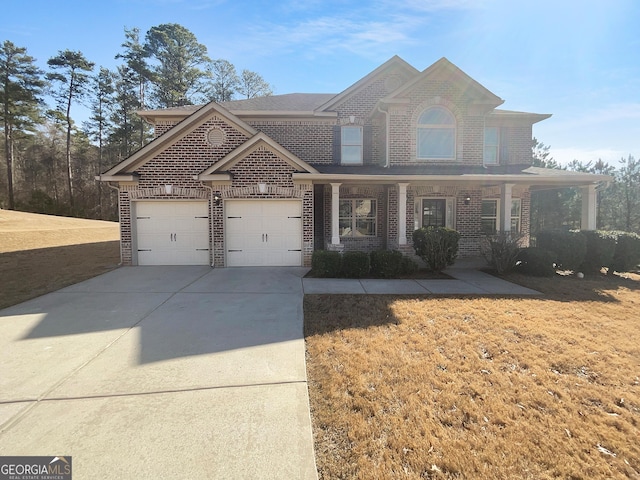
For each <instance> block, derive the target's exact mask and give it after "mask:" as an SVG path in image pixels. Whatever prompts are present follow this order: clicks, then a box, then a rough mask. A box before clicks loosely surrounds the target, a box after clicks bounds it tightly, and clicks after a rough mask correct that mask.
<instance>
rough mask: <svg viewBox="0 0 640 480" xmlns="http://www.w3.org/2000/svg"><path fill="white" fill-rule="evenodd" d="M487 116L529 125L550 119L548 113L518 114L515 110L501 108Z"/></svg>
mask: <svg viewBox="0 0 640 480" xmlns="http://www.w3.org/2000/svg"><path fill="white" fill-rule="evenodd" d="M488 115H490V116H491V117H494V118H504V119H508V120H528V121H529V123H538V122H541V121H542V120H546V119H547V118H549V117H551V114H550V113H531V112H518V111H515V110H503V109H501V108H496V109H494V110H493V111H491V112H489V113H488Z"/></svg>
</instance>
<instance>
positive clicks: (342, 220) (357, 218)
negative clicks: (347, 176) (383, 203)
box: [339, 199, 377, 237]
mask: <svg viewBox="0 0 640 480" xmlns="http://www.w3.org/2000/svg"><path fill="white" fill-rule="evenodd" d="M376 203H377V202H376V200H364V199H354V200H340V205H339V210H340V214H339V229H340V236H341V237H375V235H376V215H377V208H376V207H377V205H376Z"/></svg>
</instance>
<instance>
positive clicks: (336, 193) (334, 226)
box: [331, 183, 341, 245]
mask: <svg viewBox="0 0 640 480" xmlns="http://www.w3.org/2000/svg"><path fill="white" fill-rule="evenodd" d="M340 185H341V184H340V183H332V184H331V243H332V244H333V245H340V222H339V218H340Z"/></svg>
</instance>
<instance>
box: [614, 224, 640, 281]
mask: <svg viewBox="0 0 640 480" xmlns="http://www.w3.org/2000/svg"><path fill="white" fill-rule="evenodd" d="M615 233H616V237H617V240H616V250H615V252H614V254H613V261H612V263H611V268H610V269H611V270H615V271H616V272H630V271H632V270H636V269H637V268H638V265H639V264H640V235H637V234H635V233H631V232H615Z"/></svg>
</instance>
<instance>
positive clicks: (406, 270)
mask: <svg viewBox="0 0 640 480" xmlns="http://www.w3.org/2000/svg"><path fill="white" fill-rule="evenodd" d="M417 271H418V264H417V263H416V262H415V261H414V260H413V259H412V258H409V257H407V256H406V255H403V256H402V260H401V262H400V274H401V275H411V274H412V273H416V272H417Z"/></svg>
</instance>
